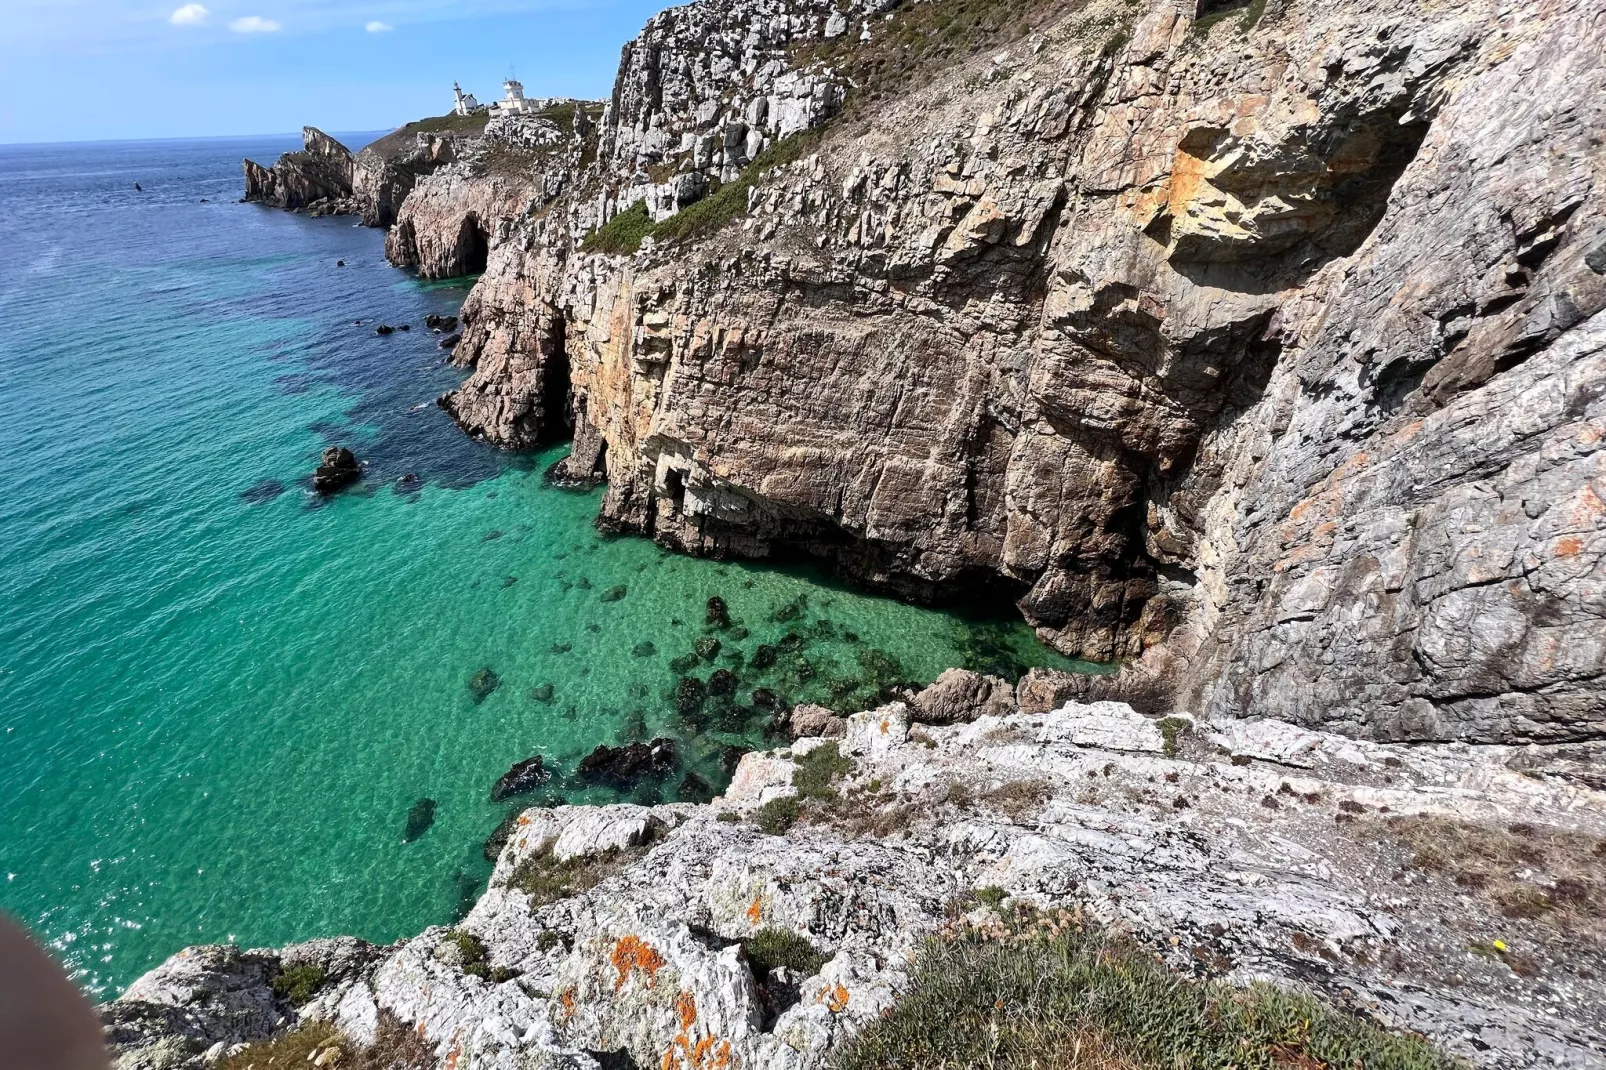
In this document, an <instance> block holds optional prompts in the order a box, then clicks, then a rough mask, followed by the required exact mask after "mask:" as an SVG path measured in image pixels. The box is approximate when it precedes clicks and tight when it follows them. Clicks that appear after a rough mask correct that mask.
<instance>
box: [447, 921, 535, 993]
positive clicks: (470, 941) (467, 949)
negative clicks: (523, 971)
mask: <svg viewBox="0 0 1606 1070" xmlns="http://www.w3.org/2000/svg"><path fill="white" fill-rule="evenodd" d="M446 939H447V940H448V941H449V942H451V943H452V944H453V945H455V946H456V948H457V953H458V956H459V957H460V958H461V960H462V965H463V972H464V973H466V974H468V975H469V976H470V977H478V978H479V979H480V980H482V981H490V982H491V983H492V984H501V983H502V982H503V981H511V980H512V979H513V978H515V977H517V976H518V975H519V974H518V971H517V970H512V969H509V968H508V967H506V966H493V965H491V953H490V951H489V950H488V949H487V948H486V946H485V941H483V940H481V939H480V938H479V937H478V936H475V935H474V934H473V933H471V932H469V931H468V930H466V929H451V930H448V931H447V933H446Z"/></svg>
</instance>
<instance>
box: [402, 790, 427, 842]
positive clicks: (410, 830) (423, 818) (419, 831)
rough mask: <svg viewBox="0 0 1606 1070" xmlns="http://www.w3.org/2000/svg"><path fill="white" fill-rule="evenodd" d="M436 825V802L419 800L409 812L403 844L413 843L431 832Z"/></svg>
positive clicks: (403, 834)
mask: <svg viewBox="0 0 1606 1070" xmlns="http://www.w3.org/2000/svg"><path fill="white" fill-rule="evenodd" d="M434 823H435V800H434V799H419V800H418V801H417V802H415V803H413V808H412V809H411V810H408V811H407V830H406V831H405V832H403V833H402V842H403V843H412V842H413V841H414V840H416V839H418V837H420V836H422V835H423V834H424V833H426V832H428V831H429V827H430V826H431V825H433V824H434Z"/></svg>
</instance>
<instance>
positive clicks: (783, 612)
mask: <svg viewBox="0 0 1606 1070" xmlns="http://www.w3.org/2000/svg"><path fill="white" fill-rule="evenodd" d="M802 613H803V599H802V598H794V599H793V600H792V601H790V602H788V603H786V605H784V606H782V607H781V608H779V609H777V610H776V611H775V612H774V613H772V614H771V615H770V619H771V620H774V621H778V622H779V623H781V624H785V623H786V622H787V621H791V620H796V619H797V618H798V617H799V616H800V615H801V614H802Z"/></svg>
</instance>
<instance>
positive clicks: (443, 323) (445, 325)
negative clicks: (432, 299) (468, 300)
mask: <svg viewBox="0 0 1606 1070" xmlns="http://www.w3.org/2000/svg"><path fill="white" fill-rule="evenodd" d="M424 326H426V327H428V328H429V329H430V330H432V331H443V332H450V331H455V330H457V317H456V316H441V315H437V314H435V313H434V312H431V313H429V314H428V315H427V316H425V317H424Z"/></svg>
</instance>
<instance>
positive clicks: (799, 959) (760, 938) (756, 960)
mask: <svg viewBox="0 0 1606 1070" xmlns="http://www.w3.org/2000/svg"><path fill="white" fill-rule="evenodd" d="M742 950H743V952H745V953H746V955H747V961H748V962H749V963H751V964H752V966H753V970H754V972H755V973H757V974H758V975H759V976H760V977H766V976H768V975H769V972H770V971H771V970H773V969H775V968H776V967H777V966H784V967H786V968H787V969H788V970H791V971H792V972H793V973H795V974H797V975H798V976H799V977H813V976H814V975H815V974H817V973H819V972H820V967H821V966H824V965H825V956H824V955H822V954H820V952H819V949H818V948H816V947H815V946H814V945H813V944H812V943H810V942H809V940H808V938H807V937H804V936H799V935H798V934H797V933H795V932H792V931H791V930H790V929H776V928H764V929H760V930H759V931H758V932H756V933H754V934H753V935H752V936H749V937H748V938H747V939H746V940H743V941H742Z"/></svg>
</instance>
